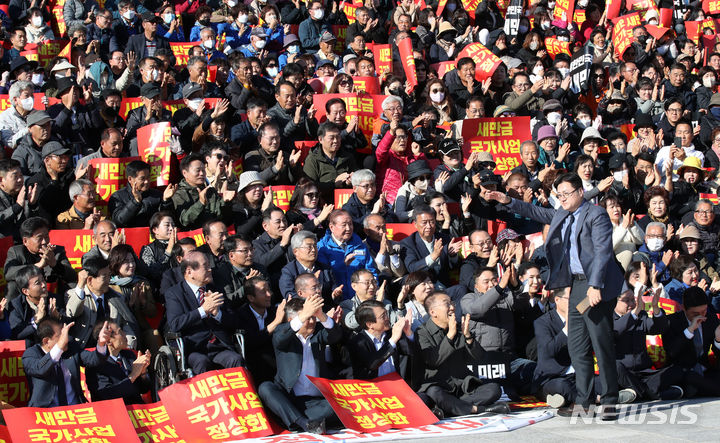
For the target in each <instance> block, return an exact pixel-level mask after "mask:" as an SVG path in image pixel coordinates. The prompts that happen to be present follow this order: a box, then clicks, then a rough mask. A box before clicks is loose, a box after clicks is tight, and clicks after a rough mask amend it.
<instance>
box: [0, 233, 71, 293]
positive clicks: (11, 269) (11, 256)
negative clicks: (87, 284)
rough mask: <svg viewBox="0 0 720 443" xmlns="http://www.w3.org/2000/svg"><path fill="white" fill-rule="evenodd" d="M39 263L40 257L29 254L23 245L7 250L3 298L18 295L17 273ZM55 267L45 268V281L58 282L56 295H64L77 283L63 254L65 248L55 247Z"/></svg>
mask: <svg viewBox="0 0 720 443" xmlns="http://www.w3.org/2000/svg"><path fill="white" fill-rule="evenodd" d="M39 261H40V256H39V255H35V254H31V253H30V251H28V249H27V248H26V247H25V246H24V245H16V246H13V247H12V248H10V249H9V250H8V253H7V259H6V260H5V280H6V281H7V288H6V292H5V297H7V298H8V299H9V300H12V299H13V298H15V297H17V296H18V295H19V294H20V289H18V287H17V286H16V285H15V277H17V273H18V271H20V269H22V268H23V267H25V266H27V265H34V264H35V263H37V262H39ZM55 261H56V263H55V267H52V268H51V267H50V266H45V267H44V268H43V271H44V273H45V280H46V281H57V282H58V291H57V292H58V294H64V293H65V291H67V290H68V289H69V287H70V285H72V286H75V283H77V273H76V272H75V270H74V269H73V268H72V266H71V265H70V261H69V260H68V258H67V255H66V254H65V248H64V247H62V246H55Z"/></svg>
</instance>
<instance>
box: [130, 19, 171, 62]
mask: <svg viewBox="0 0 720 443" xmlns="http://www.w3.org/2000/svg"><path fill="white" fill-rule="evenodd" d="M160 21H161V19H160V17H158V16H156V15H155V14H153V13H152V12H149V11H147V12H144V13H143V14H142V29H143V33H142V34H135V35H133V36H131V37H130V38H129V39H128V42H127V46H125V54H129V53H131V52H134V53H135V57H136V60H140V59H143V58H145V57H155V51H157V50H158V49H167V50H168V51H169V50H170V43H169V42H168V40H167V39H166V38H165V37H161V36H159V35H157V25H158V23H160Z"/></svg>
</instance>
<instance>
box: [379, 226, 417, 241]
mask: <svg viewBox="0 0 720 443" xmlns="http://www.w3.org/2000/svg"><path fill="white" fill-rule="evenodd" d="M385 231H386V232H387V238H388V240H393V241H400V240H402V239H404V238H405V237H409V236H411V235H413V233H415V232H416V231H417V228H415V225H414V224H412V223H387V224H386V225H385Z"/></svg>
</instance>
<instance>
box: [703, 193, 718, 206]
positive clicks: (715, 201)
mask: <svg viewBox="0 0 720 443" xmlns="http://www.w3.org/2000/svg"><path fill="white" fill-rule="evenodd" d="M699 197H700V198H701V199H705V200H710V201H711V202H712V204H714V205H717V204H720V198H718V195H717V194H704V193H701V194H700V195H699Z"/></svg>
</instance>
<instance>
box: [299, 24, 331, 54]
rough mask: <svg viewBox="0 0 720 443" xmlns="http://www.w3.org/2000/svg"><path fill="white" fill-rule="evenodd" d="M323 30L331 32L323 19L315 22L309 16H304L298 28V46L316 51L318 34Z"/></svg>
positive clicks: (318, 47)
mask: <svg viewBox="0 0 720 443" xmlns="http://www.w3.org/2000/svg"><path fill="white" fill-rule="evenodd" d="M323 31H327V32H332V29H330V25H328V24H327V23H326V22H324V21H323V22H317V21H315V20H313V19H312V18H310V17H308V18H306V19H305V20H304V21H303V22H302V23H300V27H299V28H298V38H299V39H300V46H302V48H303V49H304V50H305V51H307V52H312V53H315V52H317V50H318V49H320V35H321V34H322V33H323Z"/></svg>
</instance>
